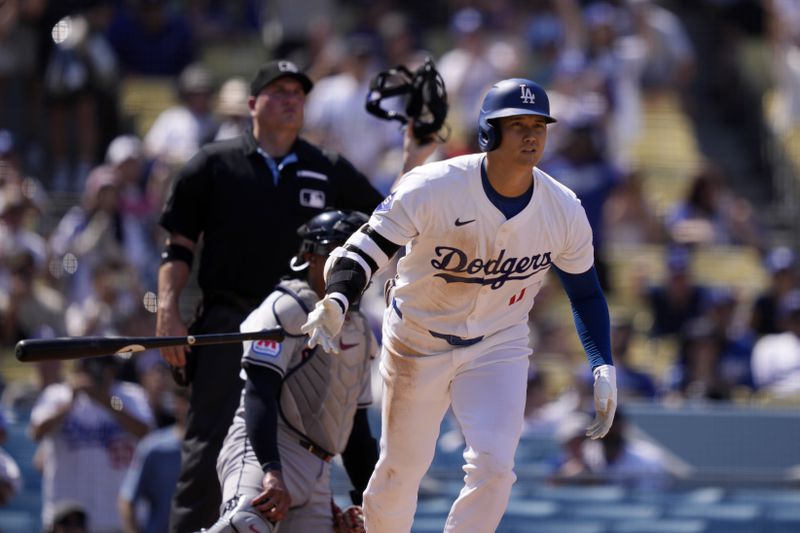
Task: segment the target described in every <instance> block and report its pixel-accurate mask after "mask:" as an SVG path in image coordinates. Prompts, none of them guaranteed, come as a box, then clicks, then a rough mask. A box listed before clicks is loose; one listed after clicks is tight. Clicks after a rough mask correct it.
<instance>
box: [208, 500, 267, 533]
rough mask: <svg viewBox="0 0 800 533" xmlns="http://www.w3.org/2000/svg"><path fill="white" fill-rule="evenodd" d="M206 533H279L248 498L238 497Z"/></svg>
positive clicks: (229, 502) (226, 506)
mask: <svg viewBox="0 0 800 533" xmlns="http://www.w3.org/2000/svg"><path fill="white" fill-rule="evenodd" d="M203 531H204V532H205V533H277V531H278V524H273V523H272V522H270V521H269V520H267V519H266V518H264V517H263V516H261V513H259V512H258V511H257V510H256V509H255V508H254V507H253V506H252V505H251V504H250V501H249V499H248V498H245V497H243V496H237V497H235V498H233V499H231V500H229V501H228V503H227V504H226V505H225V512H223V513H222V516H221V517H220V518H219V520H217V522H216V523H215V524H214V525H213V526H211V528H210V529H204V530H203Z"/></svg>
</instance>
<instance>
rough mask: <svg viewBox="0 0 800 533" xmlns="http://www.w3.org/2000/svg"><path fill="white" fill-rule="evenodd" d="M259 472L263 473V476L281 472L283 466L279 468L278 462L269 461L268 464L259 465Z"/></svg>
mask: <svg viewBox="0 0 800 533" xmlns="http://www.w3.org/2000/svg"><path fill="white" fill-rule="evenodd" d="M261 471H262V472H264V473H265V474H266V473H267V472H270V471H272V472H282V471H283V466H281V464H280V463H279V462H278V461H271V462H269V463H265V464H263V465H261Z"/></svg>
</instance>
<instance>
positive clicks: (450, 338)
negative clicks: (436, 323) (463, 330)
mask: <svg viewBox="0 0 800 533" xmlns="http://www.w3.org/2000/svg"><path fill="white" fill-rule="evenodd" d="M392 309H394V312H395V313H397V316H399V317H400V318H401V319H402V318H403V313H402V312H401V311H400V308H399V307H397V301H396V300H395V299H394V298H392ZM428 333H430V334H431V335H432V336H434V337H436V338H437V339H442V340H445V341H447V344H449V345H451V346H472V345H473V344H477V343H479V342H481V341H482V340H483V335H481V336H480V337H472V338H471V339H465V338H463V337H459V336H458V335H448V334H446V333H439V332H438V331H431V330H428Z"/></svg>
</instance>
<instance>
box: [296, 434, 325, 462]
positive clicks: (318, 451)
mask: <svg viewBox="0 0 800 533" xmlns="http://www.w3.org/2000/svg"><path fill="white" fill-rule="evenodd" d="M299 442H300V446H302V447H303V449H304V450H308V451H309V452H311V453H313V454H314V455H316V456H317V457H319V458H320V459H322V460H323V461H325V462H326V463H330V462H331V459H333V455H332V454H330V453H328V452H326V451H325V450H323V449H322V448H320V447H319V446H317V445H316V444H314V443H313V442H308V441H307V440H304V439H300V441H299Z"/></svg>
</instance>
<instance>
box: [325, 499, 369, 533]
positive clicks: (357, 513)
mask: <svg viewBox="0 0 800 533" xmlns="http://www.w3.org/2000/svg"><path fill="white" fill-rule="evenodd" d="M331 510H332V511H333V533H366V529H364V512H363V511H362V510H361V507H360V506H358V505H351V506H350V507H347V508H346V509H345V510H344V511H343V510H342V509H341V508H340V507H339V506H338V505H336V502H334V501H333V500H331Z"/></svg>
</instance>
